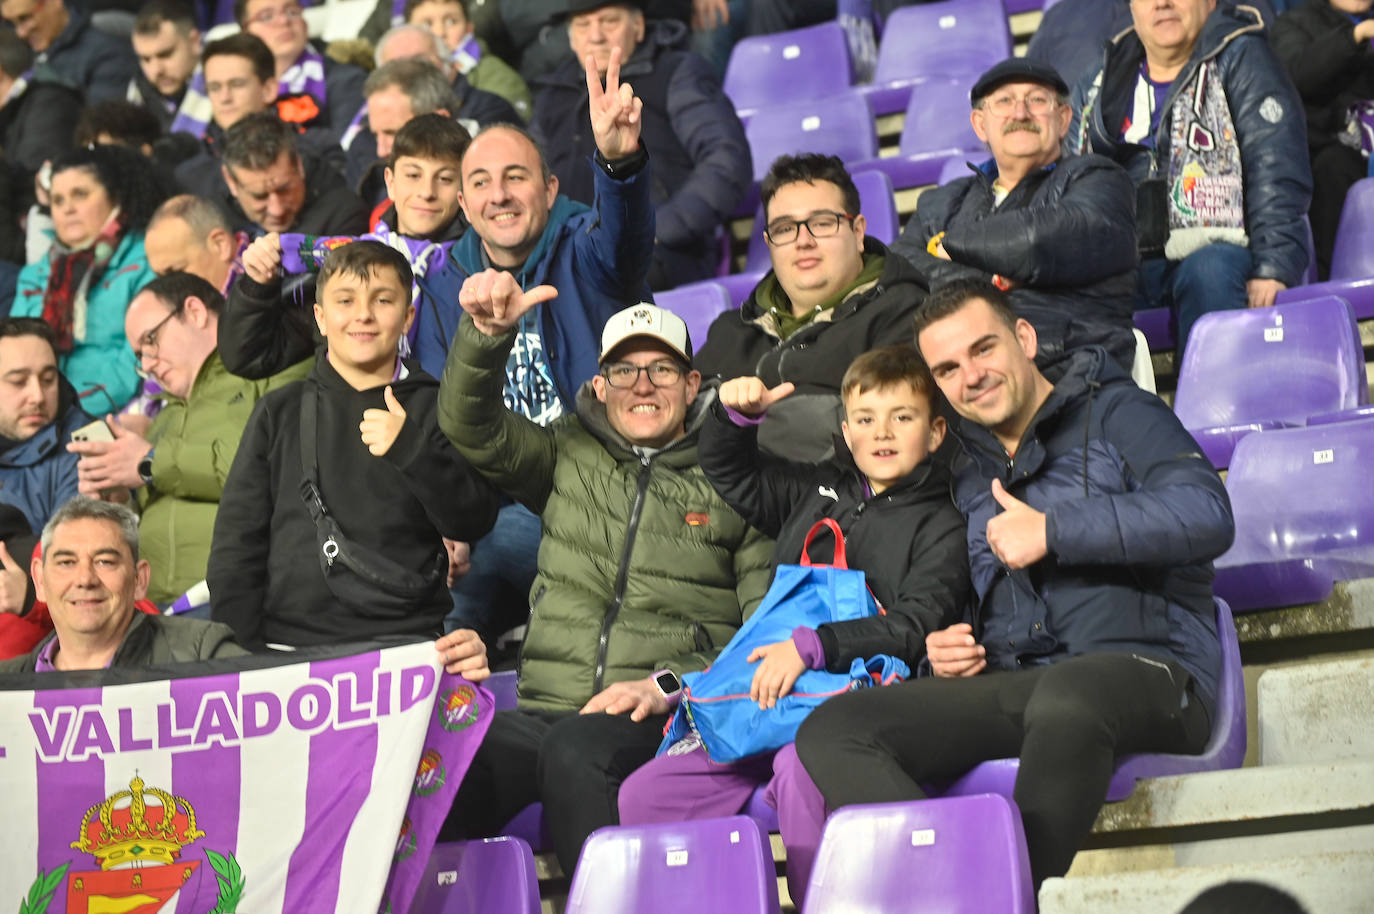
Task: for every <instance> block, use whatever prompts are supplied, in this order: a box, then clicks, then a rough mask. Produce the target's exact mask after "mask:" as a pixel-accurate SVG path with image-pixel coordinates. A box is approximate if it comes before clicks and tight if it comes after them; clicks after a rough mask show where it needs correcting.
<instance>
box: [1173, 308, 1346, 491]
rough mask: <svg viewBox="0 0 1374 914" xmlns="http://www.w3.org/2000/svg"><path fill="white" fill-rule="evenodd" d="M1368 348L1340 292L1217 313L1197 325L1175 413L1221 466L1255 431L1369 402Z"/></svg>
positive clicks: (1298, 422)
mask: <svg viewBox="0 0 1374 914" xmlns="http://www.w3.org/2000/svg"><path fill="white" fill-rule="evenodd" d="M1368 400H1369V390H1368V386H1367V384H1366V381H1365V369H1364V350H1363V349H1362V348H1361V346H1360V335H1359V331H1358V330H1357V329H1356V327H1355V318H1354V316H1353V315H1352V314H1351V313H1350V306H1349V305H1348V304H1346V302H1345V301H1344V300H1343V299H1340V298H1337V297H1335V296H1327V297H1325V298H1319V299H1314V300H1312V301H1305V302H1294V303H1292V304H1288V305H1277V306H1275V307H1273V308H1253V309H1242V310H1239V311H1214V312H1212V313H1211V314H1205V315H1203V316H1202V317H1201V318H1200V319H1199V320H1198V322H1197V323H1196V324H1195V325H1194V326H1193V334H1192V337H1191V338H1190V339H1189V340H1188V349H1187V351H1186V352H1184V355H1183V368H1182V369H1181V370H1180V371H1179V376H1178V390H1177V392H1176V393H1175V395H1174V411H1175V412H1176V413H1177V414H1178V418H1179V421H1181V422H1182V423H1183V427H1184V428H1186V429H1188V431H1189V432H1191V433H1192V435H1193V437H1194V438H1196V439H1197V441H1198V444H1199V445H1201V447H1202V450H1203V452H1204V453H1205V454H1206V455H1207V457H1208V459H1210V460H1211V461H1212V464H1213V465H1214V466H1216V467H1217V468H1218V469H1224V468H1225V467H1226V466H1227V465H1228V464H1229V463H1230V461H1231V452H1232V451H1234V450H1235V447H1236V442H1237V441H1239V440H1240V439H1241V438H1242V437H1244V436H1245V435H1248V434H1250V433H1251V432H1260V431H1266V430H1270V429H1276V428H1288V427H1292V426H1299V425H1303V424H1305V423H1306V422H1307V417H1308V416H1312V415H1316V414H1318V413H1327V412H1332V411H1335V410H1340V409H1350V408H1351V407H1355V406H1359V405H1360V404H1362V403H1367V402H1368Z"/></svg>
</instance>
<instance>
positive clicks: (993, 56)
mask: <svg viewBox="0 0 1374 914" xmlns="http://www.w3.org/2000/svg"><path fill="white" fill-rule="evenodd" d="M1011 50H1012V44H1011V32H1010V31H1009V30H1008V28H1007V12H1006V10H1005V9H1004V8H1003V6H1002V0H941V2H938V3H923V4H920V5H918V6H906V7H902V8H901V9H898V10H896V11H894V12H893V13H892V15H891V16H889V17H888V18H887V21H886V22H885V23H884V24H883V37H882V41H881V42H880V43H879V45H878V64H877V67H876V68H875V70H874V72H873V84H872V85H871V86H869V87H867V88H866V89H865V92H866V93H867V94H868V96H869V101H870V103H871V104H872V106H873V111H874V112H875V113H876V114H878V115H886V114H896V113H897V112H899V111H901V110H903V109H904V108H906V106H907V97H908V96H909V95H910V94H911V92H912V88H913V87H914V86H916V85H918V84H921V83H924V82H926V81H927V80H931V79H935V80H944V79H947V78H948V77H950V76H953V75H958V74H972V75H973V76H977V75H978V74H979V73H982V72H983V71H984V70H986V69H987V68H988V67H990V66H992V65H993V64H995V63H997V62H998V61H1000V60H1005V59H1006V58H1008V57H1010V56H1011ZM971 82H972V80H970V83H971ZM962 104H963V117H964V119H965V120H968V94H967V93H965V94H964V97H963V99H962ZM927 183H929V182H927ZM898 186H899V187H901V186H904V185H901V184H899V185H898Z"/></svg>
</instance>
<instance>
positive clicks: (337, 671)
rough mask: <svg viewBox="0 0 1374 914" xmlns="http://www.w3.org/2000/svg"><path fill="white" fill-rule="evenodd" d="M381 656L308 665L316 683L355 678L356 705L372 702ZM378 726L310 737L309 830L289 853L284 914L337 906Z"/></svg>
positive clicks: (325, 911) (312, 913)
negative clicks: (345, 854) (345, 855)
mask: <svg viewBox="0 0 1374 914" xmlns="http://www.w3.org/2000/svg"><path fill="white" fill-rule="evenodd" d="M379 665H380V656H379V654H378V653H377V652H375V651H374V652H372V653H369V654H359V655H357V656H353V657H341V658H339V659H337V660H326V661H321V662H318V663H312V664H310V676H311V678H312V679H320V680H323V681H325V682H328V681H330V680H332V679H334V678H335V677H337V676H340V675H342V674H344V673H353V674H354V675H355V676H356V678H357V683H358V691H357V699H356V703H357V704H364V703H368V702H371V701H372V697H373V696H372V691H373V682H372V680H373V671H375V670H376V669H377V668H378V666H379ZM376 759H377V724H376V723H370V724H366V725H364V726H354V727H348V728H346V729H342V730H340V729H334V728H330V729H326V730H321V731H320V732H319V733H316V734H315V735H314V736H312V737H311V738H310V769H309V775H308V778H307V780H306V784H305V831H304V834H303V835H302V836H301V843H300V845H299V846H298V847H297V848H296V850H295V851H294V852H293V853H292V854H291V864H290V867H289V869H288V870H287V877H286V898H285V900H284V902H283V904H282V910H283V911H290V912H292V914H316V912H318V914H329V912H333V911H334V910H335V908H336V907H337V904H338V894H339V873H340V870H341V869H342V866H343V852H344V845H345V844H346V843H347V841H348V832H349V829H350V827H351V826H352V824H353V820H354V818H356V817H357V815H358V811H359V810H360V809H361V808H362V805H363V801H364V800H366V799H367V795H368V793H370V792H371V790H372V769H373V766H374V765H375V764H376Z"/></svg>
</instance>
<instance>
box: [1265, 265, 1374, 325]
mask: <svg viewBox="0 0 1374 914" xmlns="http://www.w3.org/2000/svg"><path fill="white" fill-rule="evenodd" d="M1327 295H1338V296H1340V297H1341V298H1343V299H1345V301H1346V304H1348V305H1350V310H1351V311H1353V312H1354V313H1355V320H1357V321H1363V320H1369V319H1370V318H1371V317H1374V275H1372V276H1367V277H1364V278H1361V279H1331V280H1327V281H1326V282H1314V283H1309V284H1307V285H1302V286H1297V287H1295V288H1292V289H1284V290H1283V291H1282V292H1280V293H1279V295H1278V303H1279V304H1280V305H1287V304H1290V303H1291V302H1295V301H1309V300H1311V299H1314V298H1322V297H1324V296H1327Z"/></svg>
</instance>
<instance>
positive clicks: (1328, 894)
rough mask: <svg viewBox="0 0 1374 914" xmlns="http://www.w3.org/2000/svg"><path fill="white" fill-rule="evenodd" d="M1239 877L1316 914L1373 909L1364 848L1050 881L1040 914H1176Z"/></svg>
mask: <svg viewBox="0 0 1374 914" xmlns="http://www.w3.org/2000/svg"><path fill="white" fill-rule="evenodd" d="M1241 879H1244V880H1258V881H1260V882H1267V883H1269V884H1271V885H1275V886H1278V887H1279V888H1281V889H1284V890H1285V891H1288V892H1290V893H1291V894H1292V895H1293V896H1294V897H1295V898H1297V899H1298V900H1299V901H1300V902H1302V903H1303V905H1304V906H1305V907H1306V908H1307V910H1308V911H1310V912H1312V914H1369V912H1370V911H1372V910H1374V851H1368V850H1362V851H1343V852H1333V853H1322V854H1309V855H1304V856H1299V857H1285V858H1280V859H1271V860H1255V861H1248V862H1243V863H1228V864H1220V865H1216V866H1199V867H1181V868H1178V869H1169V870H1155V871H1150V872H1143V873H1130V874H1116V875H1112V876H1093V877H1083V878H1068V879H1049V880H1046V881H1045V884H1044V885H1043V886H1042V887H1041V889H1040V914H1103V912H1111V914H1174V912H1177V911H1179V910H1182V908H1183V906H1184V905H1186V904H1187V903H1188V902H1189V901H1191V900H1192V899H1193V898H1194V897H1196V896H1197V895H1198V894H1199V893H1200V892H1201V891H1202V890H1203V889H1206V888H1209V887H1211V886H1214V885H1220V884H1222V883H1224V882H1230V881H1233V880H1241Z"/></svg>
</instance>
